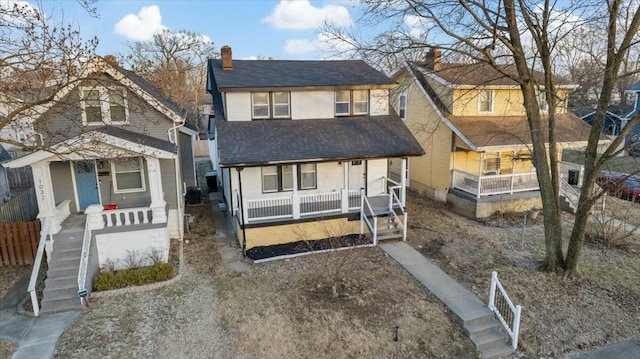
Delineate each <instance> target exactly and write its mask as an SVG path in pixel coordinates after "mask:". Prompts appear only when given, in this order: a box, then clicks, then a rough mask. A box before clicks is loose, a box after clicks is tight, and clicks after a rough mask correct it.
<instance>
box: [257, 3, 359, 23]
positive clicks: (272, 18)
mask: <svg viewBox="0 0 640 359" xmlns="http://www.w3.org/2000/svg"><path fill="white" fill-rule="evenodd" d="M262 22H266V23H268V24H271V26H273V27H275V28H277V29H293V30H304V29H317V28H319V27H320V26H322V25H323V24H324V23H325V22H326V23H329V24H332V25H337V26H350V25H351V24H352V23H353V21H352V20H351V16H350V15H349V10H347V8H346V7H344V6H341V5H331V4H329V5H325V6H323V7H321V8H318V7H314V6H313V5H311V3H310V2H309V0H280V3H279V4H278V5H276V8H275V9H274V10H273V12H272V13H271V15H269V16H267V17H265V18H264V19H262Z"/></svg>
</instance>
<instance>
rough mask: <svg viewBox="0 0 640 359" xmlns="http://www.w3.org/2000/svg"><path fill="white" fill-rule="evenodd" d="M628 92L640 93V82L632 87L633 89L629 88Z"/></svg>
mask: <svg viewBox="0 0 640 359" xmlns="http://www.w3.org/2000/svg"><path fill="white" fill-rule="evenodd" d="M627 91H640V82H636V83H634V84H633V85H631V87H629V88H628V89H627Z"/></svg>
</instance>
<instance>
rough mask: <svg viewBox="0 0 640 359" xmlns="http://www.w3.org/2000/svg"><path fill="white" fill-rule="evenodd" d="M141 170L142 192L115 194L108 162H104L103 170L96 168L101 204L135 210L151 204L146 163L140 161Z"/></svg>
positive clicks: (113, 179)
mask: <svg viewBox="0 0 640 359" xmlns="http://www.w3.org/2000/svg"><path fill="white" fill-rule="evenodd" d="M142 168H143V172H144V185H145V191H144V192H130V193H115V192H114V186H113V182H112V181H115V178H114V177H112V173H111V165H110V164H109V162H108V161H104V166H103V168H98V169H97V171H98V179H99V180H100V182H99V183H98V186H100V196H101V198H102V204H103V205H105V204H109V203H115V204H117V205H118V208H135V207H149V205H150V204H151V193H150V192H149V175H148V173H147V161H144V160H143V161H142Z"/></svg>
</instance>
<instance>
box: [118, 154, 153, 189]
mask: <svg viewBox="0 0 640 359" xmlns="http://www.w3.org/2000/svg"><path fill="white" fill-rule="evenodd" d="M111 172H112V173H113V177H114V180H113V189H114V193H125V192H144V191H145V190H146V189H145V185H144V172H143V171H142V158H140V157H126V158H120V159H117V160H114V161H112V162H111Z"/></svg>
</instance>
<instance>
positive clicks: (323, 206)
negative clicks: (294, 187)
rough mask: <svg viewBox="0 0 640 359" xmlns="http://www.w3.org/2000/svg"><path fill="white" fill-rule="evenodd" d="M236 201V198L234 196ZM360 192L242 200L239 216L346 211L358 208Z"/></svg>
mask: <svg viewBox="0 0 640 359" xmlns="http://www.w3.org/2000/svg"><path fill="white" fill-rule="evenodd" d="M236 198H237V200H239V197H236ZM361 198H362V194H361V193H360V191H358V190H345V189H342V190H340V191H333V192H325V193H305V194H300V193H292V194H291V195H290V196H287V197H284V196H283V197H273V198H259V199H245V201H244V206H243V212H244V213H243V218H245V219H246V223H251V222H258V221H265V220H278V219H299V218H301V217H305V216H317V215H324V214H327V215H329V214H337V213H348V212H349V211H354V210H358V209H359V208H360V201H361Z"/></svg>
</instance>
